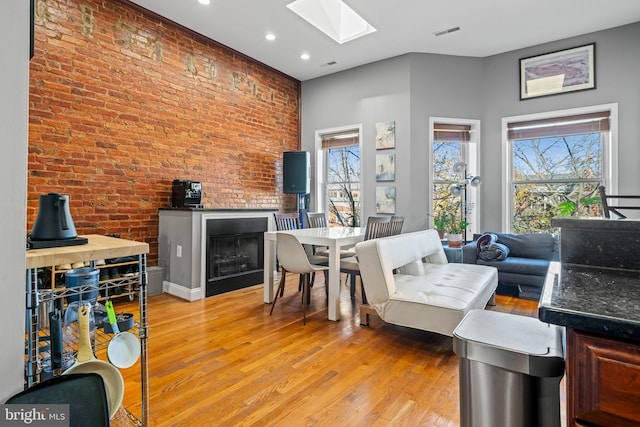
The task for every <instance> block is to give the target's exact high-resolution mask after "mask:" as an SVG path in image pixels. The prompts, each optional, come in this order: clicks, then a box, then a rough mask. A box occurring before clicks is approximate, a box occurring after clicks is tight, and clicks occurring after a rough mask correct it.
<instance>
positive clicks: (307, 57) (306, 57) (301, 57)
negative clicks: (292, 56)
mask: <svg viewBox="0 0 640 427" xmlns="http://www.w3.org/2000/svg"><path fill="white" fill-rule="evenodd" d="M309 58H311V56H309V54H308V53H303V54H302V55H300V59H304V60H305V61H306V60H307V59H309Z"/></svg>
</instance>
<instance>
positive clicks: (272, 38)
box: [264, 33, 276, 41]
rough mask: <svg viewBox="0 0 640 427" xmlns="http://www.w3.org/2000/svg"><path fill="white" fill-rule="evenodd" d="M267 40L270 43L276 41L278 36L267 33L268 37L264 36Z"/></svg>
mask: <svg viewBox="0 0 640 427" xmlns="http://www.w3.org/2000/svg"><path fill="white" fill-rule="evenodd" d="M264 38H265V39H267V40H269V41H273V40H275V39H276V35H275V34H273V33H267V35H266V36H264Z"/></svg>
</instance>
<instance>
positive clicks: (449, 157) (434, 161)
mask: <svg viewBox="0 0 640 427" xmlns="http://www.w3.org/2000/svg"><path fill="white" fill-rule="evenodd" d="M479 128H480V122H479V121H477V120H464V119H451V118H435V117H432V118H430V129H431V137H430V142H431V159H430V162H429V165H430V169H431V184H432V185H431V188H430V193H431V201H432V206H431V221H430V223H431V224H433V225H434V226H435V227H436V228H437V224H434V220H435V221H436V222H437V219H438V218H441V217H442V216H443V215H445V216H447V217H451V216H453V217H454V218H460V219H464V220H465V221H466V222H468V223H469V227H468V228H467V235H468V236H470V235H472V234H473V233H477V232H479V231H478V230H479V228H480V227H479V224H478V222H479V215H478V209H477V208H478V207H477V193H478V189H477V188H475V187H472V186H471V185H468V184H469V182H464V181H465V180H466V178H467V177H469V176H477V175H479V171H478V166H479V162H478V135H479ZM460 162H462V163H463V164H464V165H465V166H466V168H465V169H466V170H465V171H464V172H462V173H461V172H456V171H455V170H454V166H455V165H456V163H460ZM461 183H462V184H463V186H464V190H463V191H464V197H460V196H459V195H453V194H451V186H452V185H459V184H461ZM463 203H464V205H465V206H466V209H465V210H464V212H463V209H462V207H463V206H462V205H463ZM445 230H446V228H445Z"/></svg>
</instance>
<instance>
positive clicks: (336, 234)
mask: <svg viewBox="0 0 640 427" xmlns="http://www.w3.org/2000/svg"><path fill="white" fill-rule="evenodd" d="M365 229H366V227H317V228H301V229H296V230H283V231H267V232H265V233H264V302H265V303H266V304H270V303H272V302H273V298H274V296H275V283H274V282H275V281H274V277H275V276H276V274H275V271H276V270H275V266H276V236H277V233H288V234H293V235H294V236H296V238H297V239H298V241H299V242H300V243H302V244H308V245H315V246H325V247H327V248H329V285H328V289H329V292H328V294H329V297H328V298H329V300H328V301H327V302H328V310H327V311H328V318H329V320H334V321H338V320H340V250H341V249H344V248H345V247H348V246H353V245H355V244H356V243H358V242H361V241H363V240H364V235H365Z"/></svg>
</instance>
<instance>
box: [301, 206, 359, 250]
mask: <svg viewBox="0 0 640 427" xmlns="http://www.w3.org/2000/svg"><path fill="white" fill-rule="evenodd" d="M306 215H307V228H318V227H329V223H328V222H327V216H326V215H325V214H324V212H307V213H306ZM312 253H313V254H314V255H318V256H326V257H328V256H329V248H327V247H324V246H313V248H312ZM355 254H356V253H355V250H353V249H351V250H349V249H341V250H340V258H348V257H350V256H354V255H355Z"/></svg>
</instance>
